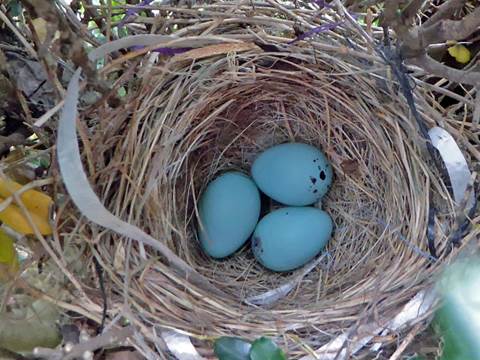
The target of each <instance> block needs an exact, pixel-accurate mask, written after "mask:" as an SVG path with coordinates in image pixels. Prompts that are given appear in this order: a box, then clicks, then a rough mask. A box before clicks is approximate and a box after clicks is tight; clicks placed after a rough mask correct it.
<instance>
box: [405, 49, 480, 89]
mask: <svg viewBox="0 0 480 360" xmlns="http://www.w3.org/2000/svg"><path fill="white" fill-rule="evenodd" d="M407 63H409V64H411V65H416V66H418V67H421V68H422V69H423V70H425V71H426V72H427V73H430V74H433V75H437V76H440V77H443V78H446V79H449V80H450V81H453V82H456V83H462V84H468V85H473V86H479V85H480V73H478V72H466V71H463V70H458V69H454V68H451V67H449V66H446V65H443V64H441V63H439V62H438V61H435V60H434V59H432V58H431V57H430V56H428V55H426V54H423V55H420V56H418V57H412V58H409V59H407Z"/></svg>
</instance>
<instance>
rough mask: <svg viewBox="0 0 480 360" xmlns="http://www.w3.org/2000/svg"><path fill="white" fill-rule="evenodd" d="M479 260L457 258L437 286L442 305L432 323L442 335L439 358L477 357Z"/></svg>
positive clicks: (479, 349)
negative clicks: (459, 259)
mask: <svg viewBox="0 0 480 360" xmlns="http://www.w3.org/2000/svg"><path fill="white" fill-rule="evenodd" d="M479 288H480V262H479V258H478V257H473V258H471V259H467V260H461V261H459V262H457V263H455V264H453V265H451V266H450V268H448V269H447V271H446V272H445V274H444V275H443V277H442V279H441V281H440V283H439V286H438V289H439V293H440V295H441V297H442V307H441V308H440V309H439V310H438V311H437V313H436V317H435V322H436V324H438V327H439V328H440V332H441V335H442V337H443V343H444V347H443V352H442V357H441V360H462V359H480V340H479V337H478V334H479V332H480V306H479V304H480V295H479V292H478V289H479Z"/></svg>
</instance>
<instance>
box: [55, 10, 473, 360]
mask: <svg viewBox="0 0 480 360" xmlns="http://www.w3.org/2000/svg"><path fill="white" fill-rule="evenodd" d="M289 9H290V8H285V11H283V10H282V9H281V8H280V9H279V8H278V7H276V6H274V5H272V4H270V2H269V3H266V4H264V6H262V7H260V6H255V7H251V5H248V4H247V3H242V4H240V3H228V4H219V3H217V4H212V5H205V6H203V8H202V9H201V10H200V8H199V6H194V7H193V8H190V9H183V10H182V9H180V8H172V9H170V10H169V11H170V12H169V16H170V18H169V19H170V21H171V23H172V24H175V22H177V23H178V24H190V23H192V25H188V26H187V27H184V28H182V29H181V30H179V31H178V32H177V33H175V34H176V35H177V36H178V38H179V39H186V38H187V37H189V39H191V40H189V41H190V42H191V43H192V44H194V45H192V47H194V48H197V49H201V50H196V51H197V52H195V51H188V52H185V53H182V54H179V55H175V56H173V57H172V56H162V55H161V56H160V57H159V58H158V59H157V60H156V62H152V61H151V60H152V57H154V56H156V55H152V54H147V55H145V56H142V57H137V58H135V59H134V60H133V62H132V61H130V62H128V63H123V64H120V66H125V67H128V68H129V69H130V70H131V71H128V72H126V75H125V76H126V77H127V78H128V77H130V78H129V79H133V77H134V76H133V74H135V79H134V80H132V81H135V87H136V90H135V91H130V92H129V93H128V95H127V99H126V101H125V103H124V104H123V105H122V106H119V107H117V108H116V109H114V110H111V109H110V110H108V111H107V108H106V107H105V108H98V109H97V110H95V111H96V112H95V115H94V117H96V118H98V119H100V120H99V121H98V122H95V124H94V125H92V128H91V132H89V135H87V134H86V133H84V134H83V137H85V136H87V137H88V139H89V141H88V142H87V144H88V146H85V147H84V159H85V163H86V164H87V166H86V168H87V169H88V170H89V171H90V175H91V176H90V181H91V183H92V184H93V185H94V188H95V191H96V193H97V194H98V195H99V197H100V198H101V200H102V201H103V203H104V204H105V206H106V207H107V208H108V209H109V210H110V211H112V212H113V213H114V214H115V215H116V216H118V217H120V218H122V219H123V220H125V221H127V222H129V223H131V224H134V225H136V226H138V227H139V228H141V229H142V230H143V231H145V232H146V233H148V234H150V235H151V236H152V237H154V238H156V239H158V240H159V241H161V242H163V243H164V244H165V245H166V246H168V248H169V249H171V250H172V251H173V253H175V254H176V255H177V256H178V257H179V258H181V259H182V260H183V261H184V262H185V263H186V264H188V265H189V266H190V267H191V268H192V269H194V270H195V271H196V272H197V273H198V274H200V275H201V276H203V277H204V278H205V279H207V280H208V282H209V286H204V284H201V283H198V282H193V281H190V278H189V277H187V278H186V279H185V278H183V277H182V276H181V275H180V274H179V273H178V272H177V271H175V270H174V269H173V268H172V267H171V266H170V265H169V262H168V261H167V260H166V258H165V257H164V256H162V255H161V254H160V253H159V252H157V251H155V250H152V249H151V248H150V247H148V246H139V244H138V243H136V242H133V243H130V242H129V241H128V239H126V238H124V237H121V236H119V235H117V234H115V233H113V232H110V231H103V230H102V229H101V228H99V227H97V226H95V225H94V224H91V223H90V222H88V221H86V220H84V219H81V218H78V219H79V220H78V222H76V224H75V226H74V227H70V225H69V224H70V222H68V221H67V222H65V223H64V228H63V229H62V231H63V232H65V233H67V234H68V236H69V237H70V238H72V239H87V240H88V241H89V242H92V239H94V240H95V241H93V243H95V246H96V247H95V249H96V250H95V251H92V253H91V254H90V255H88V256H89V259H88V260H87V261H86V263H87V264H88V263H89V262H90V261H91V259H92V257H93V256H96V257H97V259H98V260H99V263H100V264H101V265H102V266H103V268H104V269H105V273H106V274H107V277H108V280H107V284H108V286H107V295H108V299H109V300H108V302H109V314H108V315H109V318H114V317H115V316H116V315H118V314H120V313H122V311H124V310H125V306H124V304H125V303H127V304H128V306H129V308H130V310H131V314H132V317H133V319H135V323H136V325H137V326H138V329H139V330H140V331H141V333H142V334H143V335H144V336H145V338H144V340H145V341H146V342H147V343H150V342H149V341H152V344H153V343H154V342H156V340H155V339H157V338H156V336H158V331H160V330H161V329H175V330H180V331H182V332H183V333H185V334H188V335H190V336H191V337H192V339H193V341H194V344H195V346H196V348H197V349H198V351H199V352H200V353H201V354H206V356H207V357H208V354H210V355H211V347H212V345H211V342H209V340H211V339H213V338H214V337H216V336H221V335H231V336H241V337H245V338H249V339H254V338H257V337H259V336H262V335H270V336H274V337H276V339H277V340H278V342H279V344H280V345H281V346H282V347H283V348H284V349H285V350H286V351H287V352H288V355H289V357H290V358H292V359H297V358H301V357H302V356H305V355H308V354H309V353H310V350H309V349H317V348H319V347H320V346H322V345H324V344H326V343H328V342H329V341H330V340H332V339H333V338H335V337H336V336H337V335H340V334H342V333H344V332H345V331H346V330H347V329H351V328H352V327H353V326H355V325H361V324H364V323H368V322H369V321H372V320H374V319H380V318H382V319H385V318H387V319H388V318H391V317H393V316H395V315H396V314H397V313H398V311H399V310H400V309H401V308H402V306H403V305H404V304H405V303H406V302H407V301H408V300H410V299H411V298H412V297H414V296H415V294H417V293H418V292H419V291H420V290H422V289H424V288H426V287H428V286H430V285H431V284H432V282H433V281H434V280H435V278H436V276H435V275H436V274H438V273H439V269H440V268H441V267H442V264H443V263H444V262H445V261H443V260H440V261H437V262H432V260H431V258H429V256H428V246H427V238H426V234H427V226H428V215H429V206H430V205H429V204H430V201H431V200H432V199H436V200H437V201H438V203H440V204H442V206H441V207H439V208H438V210H439V212H438V214H437V224H436V225H437V226H436V227H435V229H437V230H438V231H437V234H436V246H437V250H438V251H439V252H441V250H442V249H443V248H444V247H445V245H446V242H447V236H448V233H449V227H450V226H452V224H453V220H454V207H453V202H452V200H451V198H450V196H449V193H448V191H447V187H446V185H445V184H444V182H443V181H442V180H441V177H440V176H439V174H438V172H437V171H436V170H435V166H434V165H433V163H432V161H431V160H430V157H429V155H428V152H427V150H426V147H425V140H424V139H423V138H422V137H421V135H420V133H419V131H418V129H417V125H416V123H415V120H414V119H413V117H412V116H411V113H410V110H409V108H408V106H407V104H406V101H405V100H404V98H403V97H402V96H400V93H399V88H398V86H397V84H396V82H395V80H394V79H392V78H390V77H389V76H388V71H387V70H388V67H387V65H386V64H384V62H383V61H382V60H381V59H380V58H379V57H378V56H377V55H376V54H375V52H373V51H371V50H369V48H368V46H367V45H366V44H365V42H364V40H363V39H362V38H361V37H360V36H359V35H358V33H357V32H356V31H353V30H352V29H351V28H350V27H349V26H348V24H347V23H342V24H340V25H339V26H337V27H336V29H334V30H330V31H328V32H323V33H320V34H317V35H316V36H315V37H314V38H312V39H309V40H308V41H303V40H302V41H297V42H292V39H294V38H295V35H294V33H293V26H294V25H295V24H301V25H302V26H303V27H304V28H305V29H306V30H309V29H312V28H314V27H316V26H318V25H317V24H316V23H315V22H314V20H313V19H314V17H312V16H311V15H312V11H310V10H309V11H306V10H305V11H303V10H298V9H297V10H295V9H294V8H293V7H292V10H289ZM323 11H327V12H328V11H329V10H328V9H324V10H323ZM205 14H207V15H205ZM203 16H207V17H208V16H213V17H216V20H214V21H211V20H202V17H203ZM331 16H332V19H334V16H335V15H331ZM332 21H333V20H332ZM195 44H196V45H195ZM212 45H214V46H212ZM179 46H180V45H179ZM118 64H119V61H117V63H116V64H115V66H119V65H118ZM129 79H127V80H129ZM428 94H429V93H428V91H427V89H426V88H424V87H422V85H421V84H419V85H417V87H416V88H415V89H414V95H415V99H416V102H417V107H418V109H419V111H420V113H421V116H422V118H423V119H424V121H425V123H426V124H427V126H429V127H431V126H435V125H436V124H438V123H439V121H441V120H442V118H441V116H440V115H439V113H438V112H436V111H435V110H434V109H433V107H432V106H430V105H429V102H430V97H429V95H428ZM80 117H81V118H86V117H90V118H91V117H92V113H91V112H89V111H88V109H83V110H82V109H81V110H80ZM442 124H443V125H444V126H445V127H447V128H448V129H449V130H450V131H451V132H452V133H453V134H454V135H455V136H457V137H459V138H461V135H460V133H459V132H458V131H457V130H456V128H455V126H454V123H453V122H452V123H450V122H449V121H448V120H446V121H443V123H442ZM289 141H298V142H305V143H308V144H312V145H315V146H317V147H319V148H321V149H323V150H324V151H325V153H326V154H327V156H328V157H329V159H330V160H331V162H332V165H333V167H334V172H335V179H334V183H333V187H332V189H331V191H330V192H329V193H328V195H327V196H326V198H324V199H323V201H322V204H321V206H322V207H323V208H324V209H325V210H326V211H327V212H328V213H329V214H331V216H332V218H333V219H334V223H335V234H334V237H333V238H332V240H331V241H330V242H329V244H328V246H327V249H326V250H327V251H328V254H329V255H328V256H327V257H325V258H324V261H320V262H319V263H318V264H317V266H316V267H315V268H314V269H313V270H312V271H310V272H309V273H308V274H307V275H306V276H304V277H303V278H301V279H299V278H298V275H299V274H300V273H301V272H302V269H300V270H297V271H295V272H292V273H286V274H279V273H274V272H270V271H268V270H266V269H265V268H263V267H262V266H261V265H260V264H259V263H258V262H257V261H255V260H254V257H253V255H252V252H251V249H250V247H249V245H248V244H247V245H245V246H244V247H243V248H242V249H241V250H240V251H239V252H237V253H236V254H235V255H234V256H231V257H229V258H228V259H226V260H222V261H217V260H213V259H211V258H209V257H207V256H206V255H205V254H204V253H203V252H202V251H201V249H200V247H199V243H198V240H197V238H196V218H197V214H196V202H197V200H198V198H199V196H200V194H201V193H202V190H203V189H204V188H205V186H206V185H207V184H208V183H209V181H211V180H212V179H214V178H215V177H216V176H218V175H219V174H221V173H222V172H224V171H227V170H239V171H243V172H245V173H248V172H249V169H250V165H251V164H252V161H253V159H254V158H255V157H256V156H257V155H258V154H259V153H261V152H262V151H263V150H264V149H266V148H268V147H270V146H272V145H275V144H279V143H283V142H289ZM84 143H85V141H84ZM468 156H469V155H468V154H467V157H468ZM272 206H275V205H273V204H269V203H267V204H265V211H267V210H268V209H269V208H270V207H272ZM69 211H70V213H68V211H67V214H70V216H72V217H75V218H77V215H76V214H77V212H76V210H74V209H73V208H72V210H69ZM440 223H441V224H443V225H442V226H443V227H441V226H440V225H439V224H440ZM440 228H441V230H439V229H440ZM468 239H470V237H467V240H468ZM91 268H92V269H93V266H92V267H91ZM92 271H93V270H92ZM92 275H93V274H92ZM127 275H128V276H127ZM94 278H95V279H94ZM292 279H297V280H298V281H297V283H296V285H295V287H294V289H293V290H292V291H291V292H290V293H288V294H287V295H285V296H284V297H282V298H280V299H279V300H278V301H276V302H275V303H272V304H270V305H268V306H262V305H257V306H256V305H252V304H248V303H247V301H246V299H248V298H249V297H251V296H255V295H259V294H262V293H265V292H266V291H269V290H271V289H275V288H277V287H279V286H281V285H283V284H285V283H287V282H288V281H291V280H292ZM96 281H97V280H96V277H95V276H92V277H91V278H84V279H83V280H82V281H81V283H82V286H84V289H85V291H86V293H87V294H92V295H91V296H89V299H90V300H89V301H88V302H87V301H84V300H82V299H83V298H81V297H80V298H79V299H77V300H76V305H78V308H80V309H83V310H82V311H81V312H82V313H84V314H89V317H91V318H93V319H97V320H98V319H100V315H101V308H102V306H103V302H102V298H101V296H100V295H99V293H98V292H95V291H94V289H97V288H98V285H97V283H96ZM125 284H127V285H128V286H126V285H125ZM93 294H95V295H93ZM406 331H408V327H407V328H406V329H404V330H403V332H402V333H400V334H397V335H401V334H403V333H404V332H406ZM377 340H378V341H379V342H384V343H388V342H394V341H397V340H398V338H396V337H383V338H378V339H377ZM157 344H158V342H157ZM347 345H348V344H347ZM152 348H153V349H155V347H154V345H152ZM157 349H159V351H160V353H161V354H160V355H159V356H161V357H162V358H170V357H171V356H170V355H168V354H167V352H166V350H165V349H162V347H160V348H157Z"/></svg>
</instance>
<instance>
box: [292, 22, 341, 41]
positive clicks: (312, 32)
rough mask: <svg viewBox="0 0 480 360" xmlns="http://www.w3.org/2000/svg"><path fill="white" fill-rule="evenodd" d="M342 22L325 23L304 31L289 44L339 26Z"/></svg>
mask: <svg viewBox="0 0 480 360" xmlns="http://www.w3.org/2000/svg"><path fill="white" fill-rule="evenodd" d="M342 23H343V21H337V22H334V23H331V24H324V25H320V26H317V27H315V28H313V29H311V30H309V31H306V32H304V33H303V34H300V35H298V36H297V37H296V38H295V39H293V40H292V41H290V42H289V44H293V43H296V42H297V41H300V40H304V39H306V38H309V37H311V36H313V35H316V34H319V33H322V32H325V31H329V30H333V29H335V28H336V27H337V26H339V25H341V24H342Z"/></svg>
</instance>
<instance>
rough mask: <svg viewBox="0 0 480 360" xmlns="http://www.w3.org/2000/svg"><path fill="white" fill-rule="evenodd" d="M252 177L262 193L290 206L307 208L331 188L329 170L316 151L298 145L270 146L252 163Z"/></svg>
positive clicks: (308, 146) (322, 157)
mask: <svg viewBox="0 0 480 360" xmlns="http://www.w3.org/2000/svg"><path fill="white" fill-rule="evenodd" d="M252 177H253V180H254V181H255V183H256V184H257V186H258V187H259V188H260V190H262V192H263V193H265V194H266V195H268V196H269V197H271V198H272V199H274V200H276V201H278V202H280V203H282V204H285V205H290V206H305V205H311V204H313V203H314V202H316V201H317V200H319V199H320V198H321V197H322V196H323V195H325V194H326V193H327V191H328V189H329V188H330V186H331V184H332V178H333V170H332V166H331V165H330V164H329V162H328V160H327V158H326V157H325V155H324V154H323V153H322V152H321V151H320V150H319V149H317V148H316V147H314V146H311V145H307V144H301V143H286V144H280V145H276V146H273V147H271V148H269V149H267V150H266V151H264V152H263V153H262V154H260V156H258V157H257V159H255V161H254V162H253V165H252Z"/></svg>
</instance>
